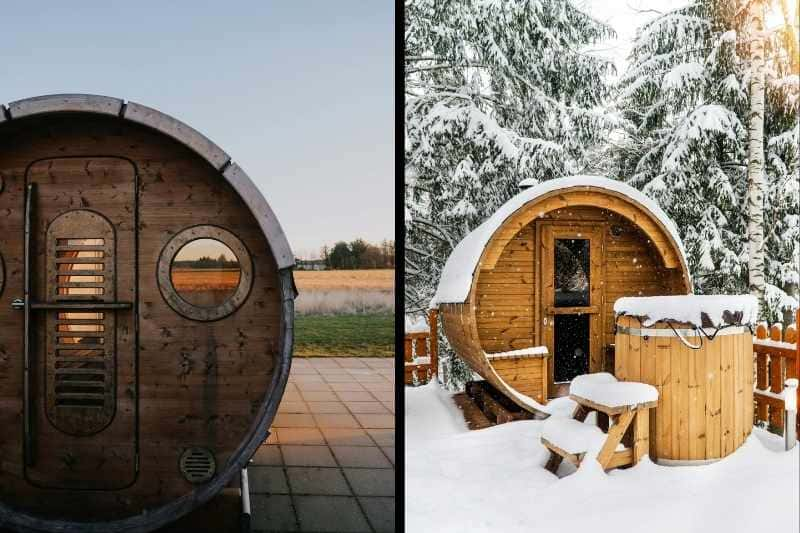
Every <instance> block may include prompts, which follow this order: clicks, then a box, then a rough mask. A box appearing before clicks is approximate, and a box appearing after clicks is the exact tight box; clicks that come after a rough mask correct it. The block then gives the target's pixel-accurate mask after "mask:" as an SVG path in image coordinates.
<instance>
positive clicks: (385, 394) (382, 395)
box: [370, 390, 394, 402]
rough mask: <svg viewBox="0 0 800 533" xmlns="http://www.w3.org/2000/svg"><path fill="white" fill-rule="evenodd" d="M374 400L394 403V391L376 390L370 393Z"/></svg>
mask: <svg viewBox="0 0 800 533" xmlns="http://www.w3.org/2000/svg"><path fill="white" fill-rule="evenodd" d="M370 394H372V395H373V396H374V397H375V398H377V399H378V400H380V401H382V402H389V401H394V391H393V390H376V391H370Z"/></svg>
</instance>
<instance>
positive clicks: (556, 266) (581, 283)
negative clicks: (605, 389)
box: [536, 222, 605, 398]
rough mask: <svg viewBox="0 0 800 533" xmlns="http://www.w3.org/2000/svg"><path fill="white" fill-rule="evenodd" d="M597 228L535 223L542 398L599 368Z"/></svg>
mask: <svg viewBox="0 0 800 533" xmlns="http://www.w3.org/2000/svg"><path fill="white" fill-rule="evenodd" d="M604 234H605V233H604V231H603V226H602V225H599V224H596V223H594V224H592V223H581V222H574V223H569V224H564V223H552V222H538V223H537V241H538V243H539V246H538V247H537V254H536V257H537V258H538V259H539V260H540V265H539V273H540V275H539V281H538V287H537V288H538V291H537V294H538V295H539V297H538V298H537V300H538V301H537V306H538V312H537V313H536V314H537V316H538V317H539V319H540V321H541V328H538V329H539V331H540V337H539V343H540V344H542V345H544V346H547V349H548V350H549V351H550V354H551V355H552V357H549V358H548V397H550V398H553V397H557V396H564V395H566V394H568V392H569V381H570V380H571V379H572V378H573V377H575V375H578V374H581V373H586V372H599V371H601V370H602V354H601V349H602V343H601V338H602V324H603V320H602V318H603V317H602V314H603V295H604V291H603V284H604V280H603V278H604V272H603V263H604V261H603V250H604V248H605V247H604V245H603V236H604Z"/></svg>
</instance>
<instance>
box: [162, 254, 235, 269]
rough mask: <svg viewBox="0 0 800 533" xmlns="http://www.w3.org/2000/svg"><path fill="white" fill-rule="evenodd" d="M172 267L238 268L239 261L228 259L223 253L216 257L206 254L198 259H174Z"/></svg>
mask: <svg viewBox="0 0 800 533" xmlns="http://www.w3.org/2000/svg"><path fill="white" fill-rule="evenodd" d="M172 266H173V268H208V269H223V268H239V261H236V260H233V261H231V260H228V258H227V257H225V254H220V256H219V257H217V258H216V259H212V258H211V257H208V256H203V257H201V258H199V259H194V260H189V261H174V262H173V263H172Z"/></svg>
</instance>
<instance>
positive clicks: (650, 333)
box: [617, 326, 750, 337]
mask: <svg viewBox="0 0 800 533" xmlns="http://www.w3.org/2000/svg"><path fill="white" fill-rule="evenodd" d="M745 331H747V332H748V333H749V331H750V330H748V329H747V327H746V326H733V327H728V328H724V329H718V330H713V329H711V328H703V332H705V333H704V334H703V333H701V332H700V330H699V329H676V330H675V333H678V334H679V335H682V336H684V337H699V336H701V335H703V336H704V337H705V336H708V337H714V336H717V337H718V336H720V335H737V334H739V333H744V332H745ZM617 333H623V334H626V335H630V336H632V337H674V336H675V333H673V330H671V329H656V328H629V327H627V326H617Z"/></svg>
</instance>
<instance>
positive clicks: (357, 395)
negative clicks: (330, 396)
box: [336, 391, 379, 402]
mask: <svg viewBox="0 0 800 533" xmlns="http://www.w3.org/2000/svg"><path fill="white" fill-rule="evenodd" d="M336 396H338V397H339V398H341V399H342V401H345V402H374V401H375V400H376V399H379V398H376V397H375V396H373V395H372V394H371V393H369V392H367V391H336Z"/></svg>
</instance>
